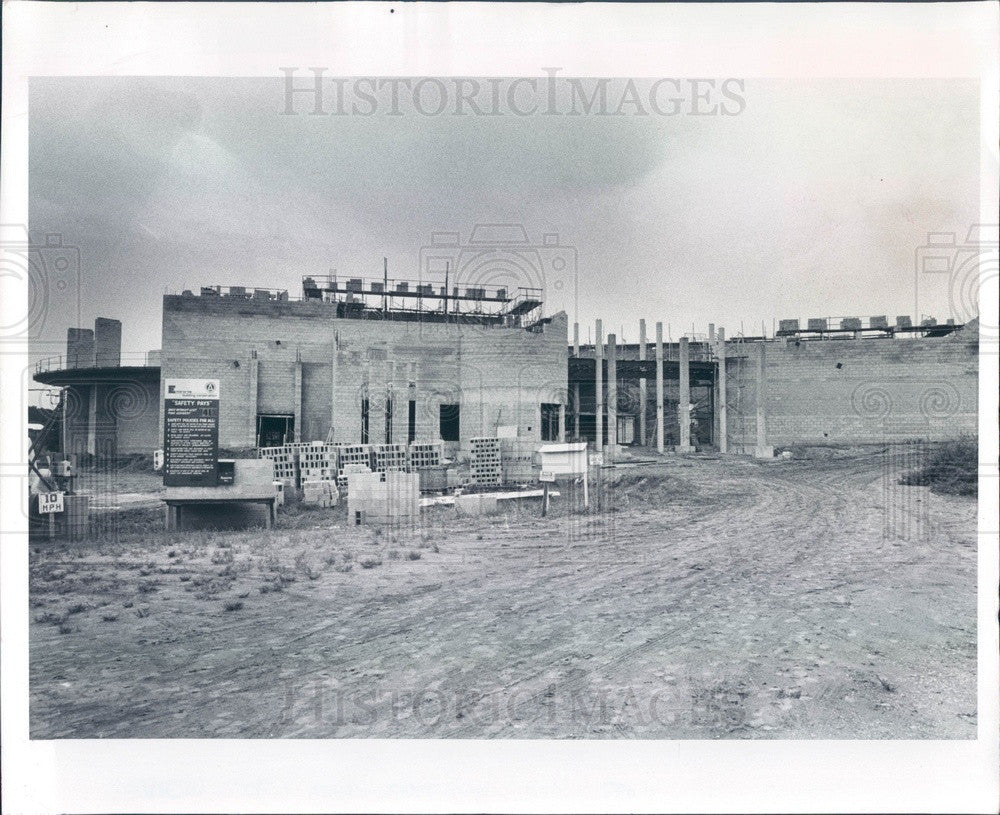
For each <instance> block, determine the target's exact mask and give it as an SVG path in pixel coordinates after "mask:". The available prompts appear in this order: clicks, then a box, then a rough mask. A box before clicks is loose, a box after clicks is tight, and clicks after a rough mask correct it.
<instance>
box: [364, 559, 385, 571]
mask: <svg viewBox="0 0 1000 815" xmlns="http://www.w3.org/2000/svg"><path fill="white" fill-rule="evenodd" d="M381 565H382V558H380V557H366V558H365V559H364V560H362V561H361V568H362V569H374V568H375V567H376V566H381Z"/></svg>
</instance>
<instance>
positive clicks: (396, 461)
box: [372, 444, 406, 473]
mask: <svg viewBox="0 0 1000 815" xmlns="http://www.w3.org/2000/svg"><path fill="white" fill-rule="evenodd" d="M372 470H374V471H375V472H379V473H386V472H406V445H405V444H376V445H375V449H374V450H373V452H372Z"/></svg>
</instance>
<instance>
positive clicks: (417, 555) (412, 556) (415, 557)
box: [406, 549, 420, 560]
mask: <svg viewBox="0 0 1000 815" xmlns="http://www.w3.org/2000/svg"><path fill="white" fill-rule="evenodd" d="M406 556H407V557H408V558H409V559H410V560H420V552H418V551H417V550H416V549H411V550H410V551H409V552H407V553H406Z"/></svg>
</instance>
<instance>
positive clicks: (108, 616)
mask: <svg viewBox="0 0 1000 815" xmlns="http://www.w3.org/2000/svg"><path fill="white" fill-rule="evenodd" d="M101 619H102V620H104V622H106V623H113V622H114V621H115V620H117V619H118V615H117V614H102V615H101Z"/></svg>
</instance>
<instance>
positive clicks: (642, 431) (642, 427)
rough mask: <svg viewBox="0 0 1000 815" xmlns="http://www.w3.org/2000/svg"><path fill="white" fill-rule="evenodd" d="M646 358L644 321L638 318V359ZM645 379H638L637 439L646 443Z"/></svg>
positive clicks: (643, 443)
mask: <svg viewBox="0 0 1000 815" xmlns="http://www.w3.org/2000/svg"><path fill="white" fill-rule="evenodd" d="M645 358H646V321H645V320H639V359H640V360H644V359H645ZM646 397H647V394H646V379H645V377H644V378H642V379H640V380H639V441H640V443H641V444H642V445H643V446H645V444H646Z"/></svg>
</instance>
